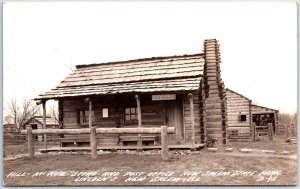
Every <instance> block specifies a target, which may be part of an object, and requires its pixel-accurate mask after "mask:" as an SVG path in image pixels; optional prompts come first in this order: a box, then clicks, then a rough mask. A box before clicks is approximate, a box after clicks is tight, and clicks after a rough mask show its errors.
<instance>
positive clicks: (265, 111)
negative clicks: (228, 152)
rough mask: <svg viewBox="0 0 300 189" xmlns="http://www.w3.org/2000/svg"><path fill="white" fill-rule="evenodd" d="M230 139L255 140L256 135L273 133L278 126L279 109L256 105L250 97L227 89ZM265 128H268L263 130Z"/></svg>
mask: <svg viewBox="0 0 300 189" xmlns="http://www.w3.org/2000/svg"><path fill="white" fill-rule="evenodd" d="M226 102H227V119H228V128H227V131H228V140H229V141H254V140H255V135H258V134H260V133H261V134H264V133H265V134H266V135H271V134H270V133H269V128H268V126H269V125H270V127H271V129H272V133H275V130H276V128H277V126H278V110H275V109H271V108H266V107H263V106H258V105H254V104H253V103H252V100H250V99H249V98H247V97H245V96H243V95H241V94H239V93H237V92H235V91H233V90H231V89H228V88H227V89H226ZM263 130H266V131H265V132H263Z"/></svg>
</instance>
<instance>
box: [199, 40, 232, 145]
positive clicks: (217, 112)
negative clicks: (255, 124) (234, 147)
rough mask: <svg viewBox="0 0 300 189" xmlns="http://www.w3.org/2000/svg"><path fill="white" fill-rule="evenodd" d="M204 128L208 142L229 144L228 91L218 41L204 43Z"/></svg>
mask: <svg viewBox="0 0 300 189" xmlns="http://www.w3.org/2000/svg"><path fill="white" fill-rule="evenodd" d="M204 59H205V65H204V96H205V97H204V102H205V103H204V107H203V110H204V113H205V116H204V120H203V122H204V128H205V130H206V140H207V142H211V141H216V140H217V143H218V144H220V143H223V144H226V142H227V134H226V128H227V119H226V89H225V86H224V82H223V81H222V79H221V70H220V63H221V58H220V49H219V44H218V41H217V40H216V39H209V40H205V41H204Z"/></svg>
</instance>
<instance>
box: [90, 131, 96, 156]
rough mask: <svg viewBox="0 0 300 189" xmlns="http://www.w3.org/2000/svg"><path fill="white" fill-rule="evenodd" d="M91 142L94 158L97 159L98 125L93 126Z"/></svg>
mask: <svg viewBox="0 0 300 189" xmlns="http://www.w3.org/2000/svg"><path fill="white" fill-rule="evenodd" d="M90 144H91V156H92V159H96V158H97V133H96V127H91V135H90Z"/></svg>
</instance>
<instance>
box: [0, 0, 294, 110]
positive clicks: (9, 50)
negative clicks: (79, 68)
mask: <svg viewBox="0 0 300 189" xmlns="http://www.w3.org/2000/svg"><path fill="white" fill-rule="evenodd" d="M296 11H297V6H296V3H293V2H286V3H282V2H281V3H279V2H265V3H263V2H248V3H245V2H243V3H234V2H233V3H229V2H226V3H220V2H213V3H204V2H185V3H184V2H147V3H145V2H140V3H138V2H126V3H119V2H113V3H109V2H87V3H80V2H72V3H71V2H67V3H62V2H54V3H51V2H47V3H45V2H44V3H39V2H31V3H29V2H26V3H21V2H10V3H5V4H4V6H3V63H4V64H3V98H4V99H3V106H4V107H3V108H4V115H5V111H6V108H7V102H8V101H9V100H10V99H11V98H17V99H18V100H20V101H21V100H22V99H24V98H30V99H33V98H35V97H37V96H38V95H39V94H42V93H44V92H46V91H49V90H50V89H52V88H55V87H56V86H57V85H58V84H59V83H60V82H61V81H62V80H63V79H64V78H65V77H66V76H67V75H69V74H70V73H71V72H72V69H74V68H75V65H78V64H91V63H101V62H109V61H119V60H130V59H137V58H147V57H156V56H171V55H183V54H195V53H202V52H203V41H204V40H205V39H217V40H219V43H220V51H221V59H222V63H221V74H222V79H223V81H224V83H225V87H228V88H230V89H232V90H234V91H236V92H238V93H240V94H242V95H244V96H246V97H248V98H250V99H251V100H252V101H253V102H254V103H256V104H258V105H261V106H266V107H270V108H274V109H278V110H279V111H280V112H287V113H288V112H289V113H292V112H296V110H297V12H296Z"/></svg>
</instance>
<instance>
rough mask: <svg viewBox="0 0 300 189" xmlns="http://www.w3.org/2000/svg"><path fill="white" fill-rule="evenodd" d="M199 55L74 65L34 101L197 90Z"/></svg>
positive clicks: (199, 69)
mask: <svg viewBox="0 0 300 189" xmlns="http://www.w3.org/2000/svg"><path fill="white" fill-rule="evenodd" d="M204 62H205V61H204V57H203V54H193V55H182V56H168V57H153V58H146V59H137V60H129V61H119V62H109V63H99V64H87V65H77V66H76V70H75V71H74V72H73V73H72V74H70V75H69V76H68V77H66V78H65V79H64V80H63V81H62V82H61V83H60V84H59V85H58V86H57V87H56V88H55V89H52V90H50V91H48V92H46V93H45V94H42V95H40V96H39V97H38V98H36V100H38V99H53V98H62V97H74V96H88V95H100V94H117V93H130V92H160V91H162V92H163V91H191V90H197V89H198V88H199V84H200V80H201V78H202V75H203V68H204Z"/></svg>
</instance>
